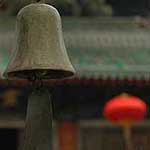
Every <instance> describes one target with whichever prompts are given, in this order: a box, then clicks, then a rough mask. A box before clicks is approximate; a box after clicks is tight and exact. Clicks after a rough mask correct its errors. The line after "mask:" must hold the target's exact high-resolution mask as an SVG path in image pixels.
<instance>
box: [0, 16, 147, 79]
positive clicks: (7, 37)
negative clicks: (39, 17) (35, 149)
mask: <svg viewBox="0 0 150 150" xmlns="http://www.w3.org/2000/svg"><path fill="white" fill-rule="evenodd" d="M11 21H12V19H11ZM12 22H13V23H11V24H12V26H13V25H14V21H12ZM9 24H10V23H9ZM3 28H5V30H4V29H3V30H1V31H0V33H1V34H0V39H1V40H0V68H1V72H3V70H4V69H5V68H6V66H7V63H8V59H9V57H10V50H12V49H13V47H14V43H15V36H14V30H13V27H9V26H5V25H4V26H3ZM63 31H64V38H65V43H66V47H67V51H68V54H69V56H70V58H71V61H72V63H73V65H74V66H75V68H76V70H77V76H78V77H87V78H91V77H92V78H99V77H102V78H107V77H111V78H116V77H118V78H121V79H122V78H126V77H127V78H137V79H141V78H146V79H147V78H150V59H149V56H150V27H149V22H148V21H147V20H143V19H140V18H93V19H92V18H91V19H89V18H81V19H79V18H63Z"/></svg>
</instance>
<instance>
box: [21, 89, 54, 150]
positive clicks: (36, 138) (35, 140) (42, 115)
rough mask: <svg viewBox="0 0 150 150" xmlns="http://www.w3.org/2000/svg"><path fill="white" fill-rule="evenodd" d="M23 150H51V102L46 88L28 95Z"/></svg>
mask: <svg viewBox="0 0 150 150" xmlns="http://www.w3.org/2000/svg"><path fill="white" fill-rule="evenodd" d="M24 148H25V149H24V150H52V103H51V99H50V95H49V92H48V90H46V89H44V88H41V89H38V90H37V89H35V90H34V91H33V92H32V93H31V94H30V96H29V100H28V109H27V118H26V129H25V145H24Z"/></svg>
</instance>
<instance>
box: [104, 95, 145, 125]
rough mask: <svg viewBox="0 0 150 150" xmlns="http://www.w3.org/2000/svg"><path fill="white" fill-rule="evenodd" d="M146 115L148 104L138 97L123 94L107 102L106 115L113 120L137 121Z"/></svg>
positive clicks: (119, 121) (118, 121) (120, 121)
mask: <svg viewBox="0 0 150 150" xmlns="http://www.w3.org/2000/svg"><path fill="white" fill-rule="evenodd" d="M145 115H146V104H145V103H144V102H143V101H142V100H141V99H140V98H138V97H135V96H129V95H127V94H123V95H120V96H117V97H114V98H113V99H112V100H110V101H109V102H107V103H106V105H105V107H104V116H105V117H106V118H108V119H109V120H110V121H111V122H115V123H122V122H124V123H125V122H137V121H140V120H143V119H144V117H145Z"/></svg>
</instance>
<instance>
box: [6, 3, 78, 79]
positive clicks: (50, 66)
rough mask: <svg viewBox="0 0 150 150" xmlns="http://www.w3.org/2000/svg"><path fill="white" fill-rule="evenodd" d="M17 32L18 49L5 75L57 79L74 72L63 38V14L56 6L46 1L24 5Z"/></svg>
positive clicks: (18, 19) (18, 18) (8, 76)
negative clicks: (61, 15) (44, 2)
mask: <svg viewBox="0 0 150 150" xmlns="http://www.w3.org/2000/svg"><path fill="white" fill-rule="evenodd" d="M16 35H17V37H16V38H17V43H16V51H15V54H14V55H12V58H11V60H10V62H9V64H8V68H7V70H6V71H5V73H4V76H5V77H7V78H23V79H30V78H32V77H33V76H36V77H37V78H38V77H39V78H40V79H57V78H65V77H69V76H72V75H73V74H74V72H75V71H74V68H73V66H72V64H71V63H70V60H69V58H68V55H67V51H66V48H65V44H64V40H63V34H62V25H61V18H60V15H59V13H58V11H57V10H56V9H55V8H54V7H52V6H50V5H47V4H42V3H34V4H30V5H28V6H26V7H24V8H23V9H22V10H21V11H20V12H19V13H18V16H17V24H16Z"/></svg>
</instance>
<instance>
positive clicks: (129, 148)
mask: <svg viewBox="0 0 150 150" xmlns="http://www.w3.org/2000/svg"><path fill="white" fill-rule="evenodd" d="M123 132H124V140H125V149H126V150H133V145H132V138H131V126H130V125H129V124H125V125H124V126H123Z"/></svg>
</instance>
